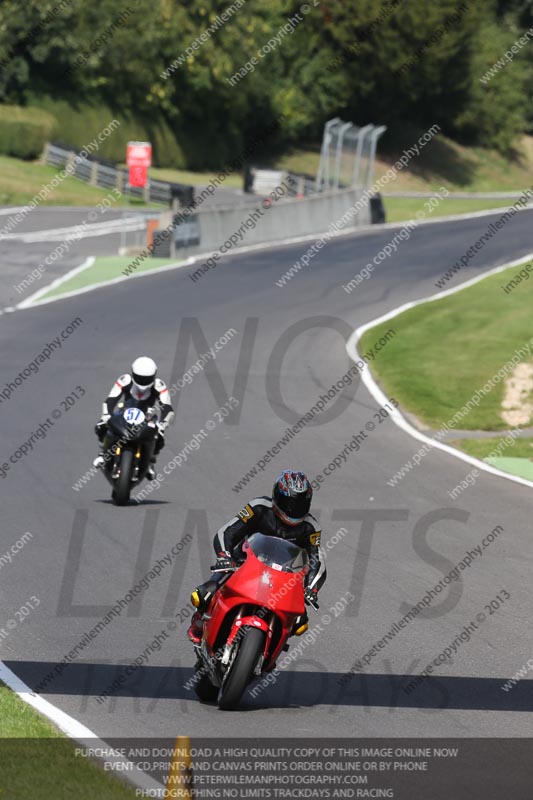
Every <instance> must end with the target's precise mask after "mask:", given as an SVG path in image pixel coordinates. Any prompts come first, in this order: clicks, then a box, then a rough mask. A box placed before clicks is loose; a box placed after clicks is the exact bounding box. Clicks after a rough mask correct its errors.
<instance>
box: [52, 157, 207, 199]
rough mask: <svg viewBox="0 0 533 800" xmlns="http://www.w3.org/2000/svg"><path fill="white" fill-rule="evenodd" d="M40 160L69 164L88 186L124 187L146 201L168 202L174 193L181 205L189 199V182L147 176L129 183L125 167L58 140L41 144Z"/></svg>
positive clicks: (192, 197) (58, 164) (119, 188)
mask: <svg viewBox="0 0 533 800" xmlns="http://www.w3.org/2000/svg"><path fill="white" fill-rule="evenodd" d="M75 159H76V161H75V163H74V160H75ZM43 160H44V161H45V162H46V163H47V164H51V165H52V166H54V167H64V166H66V165H67V164H71V165H73V169H72V174H73V175H74V176H75V177H76V178H79V179H80V180H82V181H86V182H87V183H89V184H90V185H91V186H100V187H101V188H103V189H111V188H116V189H118V190H119V192H123V193H125V192H126V190H127V193H128V195H130V196H131V197H139V198H141V199H143V200H144V201H145V202H146V203H150V202H153V203H164V204H166V205H168V204H169V203H170V202H171V201H172V200H173V199H174V198H176V197H177V198H178V199H179V201H180V203H181V205H182V206H189V205H191V204H192V203H193V199H194V187H193V186H189V185H187V184H184V183H167V182H166V181H156V180H150V181H149V182H148V184H147V185H146V186H145V187H144V188H141V187H139V186H130V185H129V184H128V172H127V170H125V169H122V168H119V167H114V166H111V165H109V164H106V163H104V162H102V161H100V160H98V159H95V158H85V157H81V156H79V155H78V153H77V152H76V151H75V150H72V149H69V148H65V147H62V146H60V145H58V144H52V143H47V144H46V145H45V148H44V153H43Z"/></svg>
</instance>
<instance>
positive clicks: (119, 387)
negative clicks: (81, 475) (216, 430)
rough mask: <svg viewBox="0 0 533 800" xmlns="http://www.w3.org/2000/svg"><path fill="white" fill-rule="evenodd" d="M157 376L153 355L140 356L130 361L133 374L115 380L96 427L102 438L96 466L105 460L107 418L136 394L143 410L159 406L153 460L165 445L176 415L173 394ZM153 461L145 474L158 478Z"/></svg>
mask: <svg viewBox="0 0 533 800" xmlns="http://www.w3.org/2000/svg"><path fill="white" fill-rule="evenodd" d="M156 376H157V364H156V363H155V361H154V360H153V359H151V358H147V357H146V356H141V357H140V358H136V359H135V361H134V362H133V364H132V365H131V374H126V375H121V376H120V378H118V379H117V380H116V381H115V383H114V384H113V387H112V389H111V391H110V392H109V395H108V397H107V399H106V400H105V401H104V404H103V407H102V417H101V419H100V421H99V422H98V423H97V425H96V427H95V429H94V430H95V433H96V435H97V437H98V440H99V441H100V445H101V449H100V453H99V454H98V456H97V457H96V458H95V460H94V461H93V466H95V467H103V466H104V464H105V459H106V456H105V452H104V450H105V448H104V439H105V435H106V432H107V422H108V420H109V418H110V416H111V414H112V413H113V411H114V410H115V408H116V406H117V404H118V403H119V401H125V400H129V399H130V398H133V399H134V400H135V401H136V403H137V405H138V407H139V408H140V409H141V411H146V410H147V409H148V408H152V407H155V408H158V409H159V413H160V418H159V422H158V423H157V431H158V436H157V441H156V445H155V451H154V456H153V458H152V464H155V460H156V456H157V455H158V453H159V452H160V451H161V450H162V449H163V447H164V446H165V430H166V428H167V426H168V425H170V423H171V422H172V420H173V419H174V409H173V408H172V404H171V402H170V394H169V391H168V389H167V386H166V384H165V382H164V381H162V380H161V379H160V378H158V377H156ZM152 464H150V466H149V468H148V471H147V474H146V477H147V478H148V480H151V481H152V480H153V479H154V478H155V470H154V467H153V466H152Z"/></svg>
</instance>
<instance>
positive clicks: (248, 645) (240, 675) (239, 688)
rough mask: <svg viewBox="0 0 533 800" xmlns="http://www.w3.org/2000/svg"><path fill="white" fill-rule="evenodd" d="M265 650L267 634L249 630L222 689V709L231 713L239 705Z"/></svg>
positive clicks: (257, 630) (254, 629)
mask: <svg viewBox="0 0 533 800" xmlns="http://www.w3.org/2000/svg"><path fill="white" fill-rule="evenodd" d="M264 649H265V632H264V631H262V630H259V628H248V630H247V631H246V633H245V634H244V636H243V638H242V641H241V642H240V644H239V651H238V653H237V655H236V656H235V658H234V660H233V663H232V664H231V666H230V667H229V671H228V673H226V676H225V678H224V683H223V684H222V688H221V689H220V692H219V695H218V707H219V708H220V709H222V710H223V711H231V710H233V709H234V708H236V706H237V705H238V704H239V701H240V699H241V697H242V695H243V694H244V690H245V689H246V687H247V686H248V684H249V682H250V678H251V677H252V673H253V671H254V669H255V667H256V665H257V662H258V661H259V658H260V656H261V654H262V653H263V651H264Z"/></svg>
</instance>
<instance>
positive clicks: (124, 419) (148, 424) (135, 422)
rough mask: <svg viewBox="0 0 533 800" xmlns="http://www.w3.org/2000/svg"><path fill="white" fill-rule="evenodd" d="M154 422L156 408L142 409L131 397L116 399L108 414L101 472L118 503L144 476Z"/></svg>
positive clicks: (152, 445) (154, 434)
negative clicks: (122, 401)
mask: <svg viewBox="0 0 533 800" xmlns="http://www.w3.org/2000/svg"><path fill="white" fill-rule="evenodd" d="M157 422H158V417H157V411H156V409H155V408H148V409H146V410H145V411H143V410H142V409H140V408H139V407H138V404H137V402H136V401H135V400H134V399H133V398H131V399H129V400H127V401H126V402H124V403H119V404H118V405H117V407H116V410H115V412H114V413H113V414H112V415H111V417H110V418H109V421H108V423H107V432H106V435H105V438H104V448H103V449H104V461H105V463H104V468H103V472H104V475H105V476H106V478H107V480H108V481H109V483H110V484H111V486H112V487H113V492H112V494H111V497H112V499H113V502H114V503H115V504H116V505H117V506H124V505H126V504H127V503H128V502H129V499H130V492H131V490H132V489H133V487H134V486H136V485H138V484H139V483H140V482H141V481H142V479H143V478H145V477H146V473H147V471H148V467H149V466H150V461H151V459H152V457H153V455H154V451H155V446H156V442H157V435H158V430H157Z"/></svg>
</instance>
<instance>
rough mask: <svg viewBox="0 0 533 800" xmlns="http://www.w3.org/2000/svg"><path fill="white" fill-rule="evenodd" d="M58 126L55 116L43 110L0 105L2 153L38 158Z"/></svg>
mask: <svg viewBox="0 0 533 800" xmlns="http://www.w3.org/2000/svg"><path fill="white" fill-rule="evenodd" d="M56 124H57V123H56V120H55V118H54V116H53V115H52V114H49V113H48V112H46V111H43V110H41V109H38V108H22V107H21V106H8V105H0V153H1V154H3V155H6V156H15V157H16V158H27V159H29V158H38V157H39V156H40V155H41V153H42V152H43V148H44V145H45V142H47V141H48V140H49V139H50V135H51V133H52V131H53V129H54V127H55V126H56Z"/></svg>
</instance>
